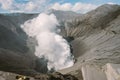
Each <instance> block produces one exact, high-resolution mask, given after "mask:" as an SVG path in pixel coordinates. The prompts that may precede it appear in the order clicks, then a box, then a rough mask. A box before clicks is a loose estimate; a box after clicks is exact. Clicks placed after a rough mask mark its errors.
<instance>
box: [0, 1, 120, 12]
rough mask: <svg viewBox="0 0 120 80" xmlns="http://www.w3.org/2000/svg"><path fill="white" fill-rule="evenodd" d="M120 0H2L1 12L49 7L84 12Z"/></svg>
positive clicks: (37, 9) (33, 10) (40, 9)
mask: <svg viewBox="0 0 120 80" xmlns="http://www.w3.org/2000/svg"><path fill="white" fill-rule="evenodd" d="M106 3H107V4H120V0H0V12H26V13H27V12H42V11H45V10H48V9H56V10H63V11H75V12H80V13H84V12H87V11H89V10H92V9H95V8H96V7H98V6H100V5H102V4H106Z"/></svg>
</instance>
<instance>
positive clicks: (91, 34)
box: [0, 4, 120, 80]
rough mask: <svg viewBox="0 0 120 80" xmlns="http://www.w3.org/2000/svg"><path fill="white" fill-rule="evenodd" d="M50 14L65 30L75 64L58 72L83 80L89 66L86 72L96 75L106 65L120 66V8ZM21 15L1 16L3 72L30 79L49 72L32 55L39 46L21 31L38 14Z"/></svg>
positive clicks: (1, 59)
mask: <svg viewBox="0 0 120 80" xmlns="http://www.w3.org/2000/svg"><path fill="white" fill-rule="evenodd" d="M51 13H54V14H55V15H56V17H57V19H59V21H60V26H58V27H59V28H61V30H62V32H61V33H60V34H61V35H62V36H63V37H65V39H66V40H68V42H69V43H70V45H71V49H72V53H73V55H74V56H75V60H76V61H75V64H74V66H73V67H70V68H67V69H63V70H61V71H59V72H61V73H63V74H66V73H69V74H72V75H74V76H75V77H77V78H78V79H79V80H83V76H82V74H83V72H85V74H86V72H87V71H84V70H86V69H83V72H82V71H81V68H82V67H84V66H86V65H90V67H89V68H88V67H87V68H88V72H89V73H91V71H92V70H93V71H95V72H97V70H99V69H100V70H101V69H104V68H102V67H103V66H104V65H106V64H107V63H113V64H120V5H108V4H105V5H102V6H100V7H98V8H97V9H95V10H93V11H90V12H88V13H86V14H82V15H81V14H75V13H73V12H62V11H52V12H51ZM15 15H16V16H15ZM21 15H22V14H19V15H18V14H14V15H12V16H11V15H8V14H7V15H0V70H4V71H12V72H15V73H21V74H23V73H24V74H28V73H29V75H30V74H34V73H35V74H37V72H35V70H37V71H39V72H44V71H47V69H46V63H45V64H44V65H43V64H41V63H43V62H44V60H40V61H39V60H38V58H37V57H36V56H35V55H34V54H33V52H34V45H35V44H36V43H34V39H28V37H27V35H26V34H25V33H24V32H23V31H22V30H21V29H20V24H22V23H24V21H26V20H28V19H31V18H33V17H36V16H37V14H35V15H32V14H31V15H30V14H29V15H28V14H24V15H22V16H21ZM23 18H24V19H23ZM5 23H6V24H5ZM3 34H4V35H3ZM12 38H14V40H13V39H12ZM39 62H40V63H39ZM91 65H92V67H91ZM39 67H41V69H42V70H43V71H42V70H41V69H39ZM43 67H45V68H43ZM85 68H86V67H85ZM94 68H95V69H94ZM44 69H45V70H44ZM14 70H15V71H14ZM108 72H109V71H108ZM89 73H88V74H87V75H88V76H89ZM101 73H103V72H101V71H100V73H98V76H99V74H100V75H101ZM111 73H112V72H111ZM94 74H95V73H94ZM47 76H48V75H47ZM53 76H55V75H53ZM101 76H102V75H101ZM105 77H106V76H105ZM46 78H47V77H46ZM87 79H88V78H86V80H87ZM105 79H106V78H105Z"/></svg>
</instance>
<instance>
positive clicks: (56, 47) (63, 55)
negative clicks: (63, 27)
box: [21, 13, 74, 70]
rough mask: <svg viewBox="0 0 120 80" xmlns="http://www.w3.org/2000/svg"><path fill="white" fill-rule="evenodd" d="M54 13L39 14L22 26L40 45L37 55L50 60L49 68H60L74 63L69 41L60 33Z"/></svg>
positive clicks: (37, 47) (37, 48)
mask: <svg viewBox="0 0 120 80" xmlns="http://www.w3.org/2000/svg"><path fill="white" fill-rule="evenodd" d="M58 25H59V23H58V21H57V19H56V16H55V15H54V14H50V15H47V14H45V13H41V14H39V16H38V17H36V18H34V19H32V20H28V21H26V22H25V23H24V24H23V25H21V27H22V28H23V30H24V31H25V32H26V33H27V35H29V36H30V37H35V38H36V40H37V42H38V45H37V46H36V47H35V49H36V50H35V55H36V56H38V57H40V58H42V57H44V58H45V59H47V60H48V69H49V70H51V69H52V68H54V69H55V70H60V69H63V68H67V67H70V66H72V65H73V64H74V62H73V56H71V53H70V46H69V45H68V43H67V41H66V40H65V39H64V38H63V37H62V36H60V35H59V34H58V33H59V32H60V29H58V28H57V26H58Z"/></svg>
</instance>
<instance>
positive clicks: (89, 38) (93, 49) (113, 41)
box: [61, 4, 120, 80]
mask: <svg viewBox="0 0 120 80" xmlns="http://www.w3.org/2000/svg"><path fill="white" fill-rule="evenodd" d="M83 16H84V17H81V18H80V19H79V20H76V21H73V22H71V23H68V24H67V26H66V27H68V26H69V25H71V24H72V26H71V27H70V28H68V29H67V28H66V32H67V33H66V34H67V35H66V36H71V37H74V40H73V41H72V42H71V43H70V44H71V45H72V48H73V54H74V56H75V58H76V59H77V60H76V61H77V62H76V63H75V64H74V66H73V67H71V68H68V69H65V70H62V71H61V72H63V73H68V72H71V74H72V73H73V74H76V76H77V74H78V75H80V74H79V72H81V67H82V66H83V67H84V65H93V66H94V67H95V66H97V67H98V68H100V69H101V68H102V66H104V65H105V64H106V63H117V64H119V63H120V44H119V43H120V6H119V5H108V4H106V5H103V6H100V7H98V8H97V9H95V10H93V11H90V12H88V13H87V14H84V15H83ZM94 67H93V68H94ZM86 69H88V67H87V68H85V70H86ZM90 69H91V68H90ZM90 73H91V72H90ZM96 74H97V73H96ZM84 80H92V79H84ZM95 80H99V79H95ZM102 80H103V79H102Z"/></svg>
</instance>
